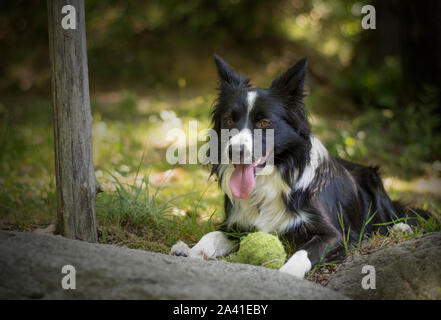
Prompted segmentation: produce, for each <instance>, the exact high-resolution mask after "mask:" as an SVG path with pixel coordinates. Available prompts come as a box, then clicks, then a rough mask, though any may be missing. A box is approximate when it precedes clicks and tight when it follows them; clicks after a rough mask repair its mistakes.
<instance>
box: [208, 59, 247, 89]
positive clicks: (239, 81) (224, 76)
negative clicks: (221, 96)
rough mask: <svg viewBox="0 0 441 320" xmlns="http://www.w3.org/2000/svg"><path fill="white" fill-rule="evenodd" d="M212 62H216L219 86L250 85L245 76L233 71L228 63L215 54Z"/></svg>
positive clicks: (244, 86)
mask: <svg viewBox="0 0 441 320" xmlns="http://www.w3.org/2000/svg"><path fill="white" fill-rule="evenodd" d="M214 62H215V63H216V67H217V72H218V74H219V79H220V81H221V88H222V87H223V86H224V85H228V86H229V87H232V88H246V87H249V86H250V84H249V80H248V79H247V78H246V77H245V76H243V75H241V74H240V73H237V72H236V71H234V70H233V68H231V67H230V66H229V65H228V63H226V62H225V61H224V60H223V59H222V58H221V57H219V56H218V55H216V54H215V55H214Z"/></svg>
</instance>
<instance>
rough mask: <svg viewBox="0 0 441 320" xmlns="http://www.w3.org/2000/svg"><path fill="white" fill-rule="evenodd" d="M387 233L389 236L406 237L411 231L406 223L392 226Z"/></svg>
mask: <svg viewBox="0 0 441 320" xmlns="http://www.w3.org/2000/svg"><path fill="white" fill-rule="evenodd" d="M389 232H390V234H391V235H407V234H412V233H413V230H412V227H411V226H409V225H408V224H407V223H404V222H399V223H396V224H394V225H393V226H392V228H391V230H390V231H389Z"/></svg>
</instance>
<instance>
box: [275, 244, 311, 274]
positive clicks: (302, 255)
mask: <svg viewBox="0 0 441 320" xmlns="http://www.w3.org/2000/svg"><path fill="white" fill-rule="evenodd" d="M309 270H311V261H309V259H308V253H307V252H306V251H305V250H299V251H297V252H296V253H294V254H293V256H292V257H291V258H290V259H289V260H288V262H287V263H285V264H284V265H283V266H282V267H281V268H280V269H279V271H280V272H283V273H287V274H290V275H292V276H294V277H297V278H304V277H305V273H306V272H308V271H309Z"/></svg>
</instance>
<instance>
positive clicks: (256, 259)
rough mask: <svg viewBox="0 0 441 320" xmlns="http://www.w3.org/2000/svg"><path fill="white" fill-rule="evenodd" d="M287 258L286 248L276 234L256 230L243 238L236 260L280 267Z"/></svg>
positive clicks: (272, 267) (274, 267)
mask: <svg viewBox="0 0 441 320" xmlns="http://www.w3.org/2000/svg"><path fill="white" fill-rule="evenodd" d="M285 259H286V252H285V248H284V247H283V245H282V243H281V242H280V240H279V239H278V238H277V237H276V236H274V235H271V234H269V233H266V232H254V233H250V234H248V235H247V236H246V237H244V238H242V239H241V241H240V247H239V251H238V252H237V254H236V256H235V257H234V262H239V263H246V264H252V265H255V266H262V267H267V268H271V269H279V268H280V267H281V266H282V265H283V263H284V262H285Z"/></svg>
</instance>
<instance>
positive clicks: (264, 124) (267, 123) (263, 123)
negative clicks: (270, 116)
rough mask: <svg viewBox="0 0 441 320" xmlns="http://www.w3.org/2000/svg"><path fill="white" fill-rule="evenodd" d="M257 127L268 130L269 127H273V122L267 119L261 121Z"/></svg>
mask: <svg viewBox="0 0 441 320" xmlns="http://www.w3.org/2000/svg"><path fill="white" fill-rule="evenodd" d="M257 126H258V127H259V128H268V127H269V126H271V121H269V120H266V119H263V120H260V121H259V122H258V123H257Z"/></svg>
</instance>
